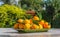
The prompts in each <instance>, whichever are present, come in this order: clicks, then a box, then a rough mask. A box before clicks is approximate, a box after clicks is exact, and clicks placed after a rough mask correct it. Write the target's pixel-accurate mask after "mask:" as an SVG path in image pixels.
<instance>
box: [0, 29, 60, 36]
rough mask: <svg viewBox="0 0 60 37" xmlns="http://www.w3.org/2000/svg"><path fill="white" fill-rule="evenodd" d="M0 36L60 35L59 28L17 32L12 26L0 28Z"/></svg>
mask: <svg viewBox="0 0 60 37" xmlns="http://www.w3.org/2000/svg"><path fill="white" fill-rule="evenodd" d="M0 37H60V29H50V30H48V32H38V33H18V31H16V30H14V29H13V28H0Z"/></svg>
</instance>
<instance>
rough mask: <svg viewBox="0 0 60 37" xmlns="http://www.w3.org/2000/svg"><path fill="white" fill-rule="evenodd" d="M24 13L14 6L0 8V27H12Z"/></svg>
mask: <svg viewBox="0 0 60 37" xmlns="http://www.w3.org/2000/svg"><path fill="white" fill-rule="evenodd" d="M24 15H25V11H24V10H23V9H21V8H19V7H16V6H14V5H8V4H5V5H2V6H0V27H12V26H13V24H14V23H15V22H16V20H17V19H19V18H21V17H23V16H24Z"/></svg>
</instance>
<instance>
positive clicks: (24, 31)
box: [17, 29, 49, 33]
mask: <svg viewBox="0 0 60 37" xmlns="http://www.w3.org/2000/svg"><path fill="white" fill-rule="evenodd" d="M48 30H49V29H40V30H39V29H38V30H37V29H32V30H31V29H30V30H26V29H25V30H24V29H17V31H18V32H20V33H33V32H47V31H48Z"/></svg>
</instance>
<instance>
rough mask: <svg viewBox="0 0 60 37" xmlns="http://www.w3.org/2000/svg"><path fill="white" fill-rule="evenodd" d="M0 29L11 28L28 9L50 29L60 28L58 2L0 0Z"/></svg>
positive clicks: (59, 1)
mask: <svg viewBox="0 0 60 37" xmlns="http://www.w3.org/2000/svg"><path fill="white" fill-rule="evenodd" d="M0 2H1V3H0V28H1V27H3V28H11V27H13V24H14V23H15V22H16V20H17V19H19V18H23V16H24V15H25V12H26V11H28V10H29V9H31V10H33V11H35V12H36V15H38V14H39V17H40V19H44V20H46V21H48V22H49V23H50V24H51V26H52V28H60V26H59V25H60V0H58V1H57V0H0Z"/></svg>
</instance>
